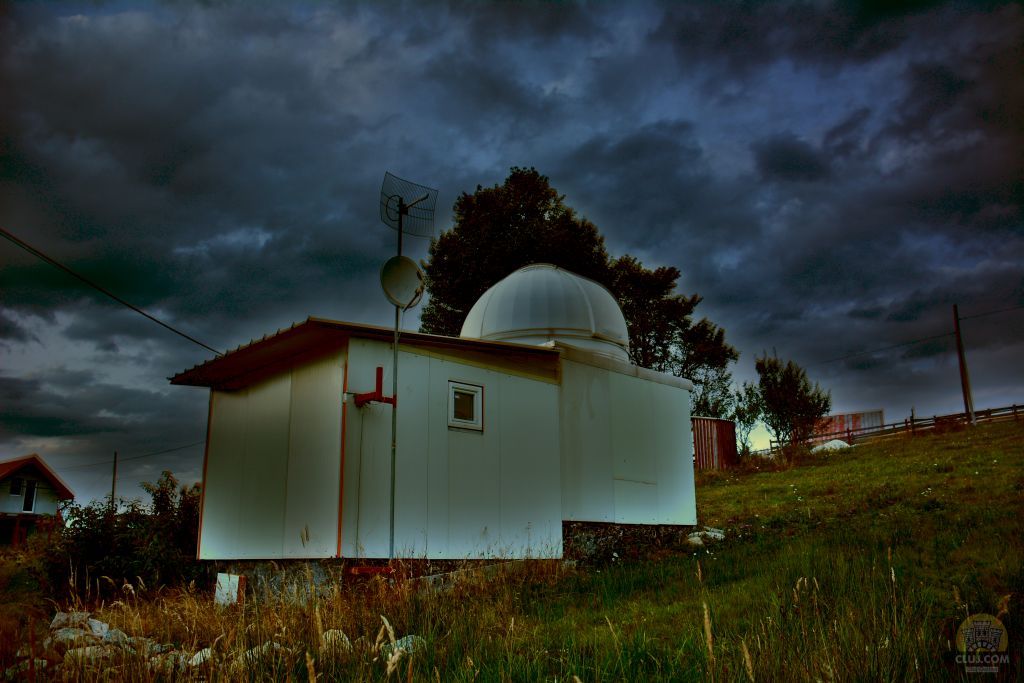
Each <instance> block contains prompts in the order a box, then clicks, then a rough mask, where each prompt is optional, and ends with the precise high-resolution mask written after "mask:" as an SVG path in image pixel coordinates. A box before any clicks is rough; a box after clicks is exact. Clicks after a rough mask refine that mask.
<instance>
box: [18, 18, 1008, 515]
mask: <svg viewBox="0 0 1024 683" xmlns="http://www.w3.org/2000/svg"><path fill="white" fill-rule="evenodd" d="M894 7H895V5H894V4H893V3H887V2H869V3H857V2H844V3H840V4H831V3H827V2H798V3H791V2H779V3H733V2H706V3H705V2H685V3H684V2H672V3H666V4H643V3H593V4H586V5H577V4H566V3H560V4H557V5H552V4H526V5H524V4H514V3H500V4H499V3H486V2H463V3H455V4H442V3H440V2H430V3H412V2H410V3H397V2H387V3H379V4H358V3H343V4H328V3H309V4H293V3H289V4H285V3H272V2H267V3H257V4H255V5H253V4H251V3H241V2H239V3H231V2H224V3H221V2H207V3H190V2H184V1H176V2H166V3H132V2H117V3H102V2H89V3H81V4H75V3H59V4H58V3H52V4H37V3H26V4H16V3H5V4H4V5H3V6H2V7H0V92H2V93H3V102H4V104H3V106H2V107H0V227H3V228H5V229H6V230H9V231H10V232H12V233H14V234H15V235H17V236H19V237H20V238H21V239H23V240H25V241H27V242H29V243H31V244H32V245H34V246H35V247H37V248H39V249H40V250H42V251H44V252H45V253H47V254H49V255H50V256H51V257H53V258H56V259H57V260H59V261H61V262H63V263H64V264H66V265H67V266H69V267H70V268H73V269H74V270H76V271H78V272H80V273H82V274H83V275H85V276H86V277H89V278H91V279H93V280H95V281H96V282H98V283H100V284H101V285H103V286H104V287H106V288H108V289H110V290H111V291H113V292H115V293H117V294H118V295H120V296H121V297H123V298H125V299H127V300H129V301H130V302H131V303H133V304H135V305H137V306H140V307H142V308H144V309H146V310H147V311H149V312H150V313H152V314H154V315H156V316H158V317H160V318H161V319H163V320H166V321H167V322H169V323H170V324H172V325H173V326H175V327H178V328H180V329H181V330H183V331H185V332H187V333H188V334H190V335H192V336H194V337H196V338H197V339H200V340H202V341H203V342H204V343H206V344H208V345H210V346H213V347H214V348H217V349H227V348H233V347H235V346H237V345H239V344H242V343H245V342H248V341H249V340H250V339H252V338H257V337H261V336H263V335H264V334H267V333H270V332H273V331H275V330H277V329H279V328H282V327H286V326H288V325H290V324H292V323H293V322H296V321H300V320H303V319H305V318H306V317H307V316H309V315H315V316H322V317H328V318H336V319H341V320H348V321H355V322H366V323H377V324H389V322H390V320H391V316H392V315H393V309H392V308H391V306H390V305H389V304H387V302H386V300H385V299H384V297H383V295H382V294H381V292H380V288H379V284H378V272H379V268H380V265H381V264H382V262H383V261H384V260H385V259H386V258H388V257H389V256H390V255H392V254H393V253H394V248H395V244H394V238H395V235H394V233H393V232H392V231H391V230H390V229H389V228H387V227H386V226H384V225H383V224H381V223H380V221H379V216H378V199H379V196H378V195H379V189H380V183H381V180H382V178H383V175H384V173H385V172H386V171H390V172H392V173H394V174H396V175H398V176H401V177H404V178H408V179H410V180H413V181H416V182H419V183H422V184H426V185H430V186H432V187H436V188H438V190H439V195H438V204H437V206H438V214H437V230H438V231H441V230H446V229H448V228H450V227H451V221H452V214H451V206H452V204H453V203H454V201H455V199H456V198H457V197H458V196H459V194H460V193H462V192H472V191H473V190H474V189H475V188H476V187H477V186H478V185H483V186H489V185H493V184H495V183H500V182H502V181H503V180H504V178H505V177H506V176H507V174H508V171H509V168H510V167H512V166H524V167H530V166H532V167H535V168H537V169H538V170H539V171H540V172H541V173H543V174H545V175H547V176H548V177H549V178H550V179H551V183H552V185H553V186H554V187H555V188H557V189H558V190H559V192H561V193H563V194H564V195H565V201H566V203H567V204H569V205H570V206H572V207H573V208H575V209H576V210H577V211H578V212H579V213H580V214H582V215H583V216H585V217H586V218H588V219H590V220H591V221H592V222H594V223H595V224H596V225H597V226H598V228H599V229H600V230H601V232H602V233H603V235H604V236H605V239H606V244H607V247H608V250H609V252H610V253H611V254H612V255H613V256H619V255H622V254H627V253H628V254H632V255H634V256H636V257H638V258H640V259H641V260H642V261H643V263H644V264H645V265H647V266H648V267H654V266H661V265H671V266H676V267H677V268H679V270H680V271H681V273H682V277H681V278H680V283H679V291H680V292H681V293H685V294H691V293H695V292H696V293H699V294H700V295H701V296H702V297H703V302H702V303H701V304H700V305H699V306H698V308H697V315H698V316H707V317H708V318H710V319H711V320H712V321H714V322H715V323H717V324H719V325H721V326H723V327H724V328H725V330H726V339H727V340H728V341H729V342H731V343H732V344H733V345H734V346H736V348H737V349H738V350H739V352H740V359H739V361H738V363H737V364H736V366H735V369H734V376H735V378H736V380H737V382H742V381H750V380H754V379H755V378H756V375H755V373H754V370H753V366H754V357H755V356H756V355H760V354H762V353H766V352H767V353H775V354H777V355H778V356H779V357H781V358H784V359H791V360H794V361H796V362H797V363H799V364H800V365H802V366H803V367H805V368H806V369H807V371H808V374H809V375H810V377H811V379H812V380H814V381H817V382H819V383H820V384H821V386H822V387H824V388H826V389H828V390H829V391H830V392H831V395H832V402H833V409H834V411H838V412H845V411H859V410H870V409H879V408H881V409H883V410H884V411H885V418H886V420H887V421H896V420H902V419H903V418H904V417H907V416H908V415H909V413H910V410H911V407H914V409H915V410H916V412H917V414H918V415H932V414H943V413H951V412H957V411H960V410H962V409H963V402H962V397H961V392H960V384H959V375H958V371H957V363H956V355H955V347H954V344H953V339H952V337H951V336H950V335H949V333H950V332H951V331H952V325H953V318H952V311H951V309H952V305H953V304H954V303H955V304H959V308H960V315H961V317H964V318H969V319H965V320H964V321H963V323H962V325H963V334H964V340H965V344H966V348H967V358H968V363H969V368H970V374H971V380H972V384H973V390H974V403H975V406H976V407H978V408H985V407H999V406H1004V405H1009V404H1011V403H1024V310H1022V306H1024V267H1022V264H1024V211H1022V209H1024V125H1022V123H1021V122H1022V121H1024V78H1022V77H1021V74H1022V73H1024V11H1022V8H1021V5H1019V4H1012V3H1007V4H1002V3H997V2H991V3H966V2H962V3H937V4H933V3H927V2H916V3H911V4H910V5H909V6H907V7H906V8H904V9H894ZM405 247H406V252H407V253H409V254H410V255H412V256H414V257H424V256H425V255H426V249H427V242H426V241H424V240H415V239H407V240H406V243H405ZM994 311H1001V312H997V313H992V314H991V315H986V314H988V313H990V312H994ZM416 315H417V314H416V313H415V312H410V314H409V316H408V317H407V319H406V327H408V328H415V327H416V326H417V324H418V322H417V320H416ZM972 316H976V317H972ZM936 335H945V336H941V337H938V338H933V339H930V340H928V341H924V342H920V343H916V344H911V345H905V346H900V347H898V348H890V349H888V350H883V351H876V350H878V349H885V348H886V347H892V346H894V345H898V344H903V343H904V342H908V341H913V340H918V339H923V338H931V337H936ZM851 354H858V355H852V357H850V356H851ZM210 355H211V354H210V353H209V352H208V351H206V350H205V349H203V348H201V347H199V346H196V345H193V344H191V343H190V342H188V341H186V340H184V339H182V338H180V337H178V336H175V335H173V334H171V333H170V332H168V331H167V330H165V329H163V328H161V327H159V326H157V325H155V324H153V323H152V322H150V321H148V320H146V319H144V318H142V317H141V316H139V315H137V314H136V313H133V312H132V311H130V310H128V309H126V308H124V307H122V306H119V305H117V304H116V303H114V302H112V301H110V300H109V299H106V298H105V297H103V296H102V295H100V294H98V293H96V292H95V291H93V290H91V289H89V288H87V287H85V286H84V285H82V284H81V283H79V282H77V281H76V280H74V279H72V278H71V277H69V276H67V275H66V274H63V273H61V272H60V271H59V270H57V269H55V268H54V267H52V266H51V265H48V264H46V263H44V262H42V261H40V260H39V259H37V258H35V257H33V256H31V255H30V254H27V253H25V252H24V251H22V250H20V249H19V248H18V247H16V246H14V245H13V244H11V243H10V242H7V241H5V240H0V459H4V458H6V457H15V456H18V455H22V454H24V453H28V452H38V453H40V454H41V455H43V456H44V457H45V458H46V459H47V460H48V461H49V462H50V463H51V464H52V465H54V466H55V469H56V470H57V471H58V473H60V474H61V475H62V476H63V477H64V478H65V479H66V481H67V482H68V483H69V484H70V485H71V487H72V488H73V489H75V491H76V493H77V494H78V498H79V500H82V501H86V500H88V499H90V498H92V497H94V496H102V495H105V494H106V493H108V492H109V488H110V483H111V482H110V480H111V464H110V461H111V460H112V457H113V453H114V451H115V450H116V451H117V452H118V455H119V458H120V459H121V463H120V466H119V472H118V478H119V484H118V493H119V494H120V495H125V496H135V495H140V494H141V491H140V490H139V489H138V487H137V482H140V481H154V480H156V478H157V477H159V475H160V472H161V471H162V470H164V469H169V470H171V471H173V472H174V473H175V475H176V476H177V477H178V478H179V479H180V480H182V481H183V482H192V481H197V480H198V479H199V478H200V476H201V466H202V450H203V446H202V441H203V439H204V436H205V430H206V411H207V392H206V390H204V389H201V388H191V387H172V386H170V385H169V383H168V381H167V378H168V377H169V376H171V375H173V374H175V373H176V372H178V371H181V370H183V369H185V368H188V367H191V366H192V365H194V364H196V363H198V362H201V361H203V360H205V359H207V358H209V357H210ZM836 359H840V360H836ZM170 449H177V450H170ZM163 451H170V452H163Z"/></svg>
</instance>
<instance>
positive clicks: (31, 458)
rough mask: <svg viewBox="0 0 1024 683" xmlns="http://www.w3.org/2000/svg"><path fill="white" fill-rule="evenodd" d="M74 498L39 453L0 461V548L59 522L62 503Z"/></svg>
mask: <svg viewBox="0 0 1024 683" xmlns="http://www.w3.org/2000/svg"><path fill="white" fill-rule="evenodd" d="M74 497H75V494H74V492H72V491H71V488H70V487H68V485H67V484H66V483H64V480H62V479H61V478H60V477H59V476H58V475H57V473H56V472H54V471H53V469H52V468H51V467H50V466H49V465H47V464H46V461H45V460H43V459H42V458H41V457H39V455H37V454H36V453H30V454H29V455H26V456H23V457H21V458H15V459H13V460H4V461H0V545H14V546H17V545H20V544H22V543H24V541H25V539H26V538H27V537H28V534H29V533H30V532H32V531H33V530H34V529H36V528H37V527H39V526H42V525H44V524H46V523H49V522H52V520H53V518H54V517H56V518H58V519H59V518H60V512H59V510H58V504H59V503H60V501H62V500H72V499H73V498H74ZM44 520H45V521H44Z"/></svg>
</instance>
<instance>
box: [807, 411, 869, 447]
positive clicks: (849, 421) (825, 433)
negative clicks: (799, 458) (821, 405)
mask: <svg viewBox="0 0 1024 683" xmlns="http://www.w3.org/2000/svg"><path fill="white" fill-rule="evenodd" d="M884 424H885V416H884V414H883V413H882V411H881V410H864V411H861V412H859V413H840V414H838V415H828V416H826V417H823V418H821V420H820V421H819V422H818V424H817V425H816V427H815V429H814V433H815V435H816V436H820V437H822V438H820V439H816V440H821V441H827V440H828V439H835V438H842V436H841V435H840V434H839V432H845V431H857V430H858V429H870V428H872V427H881V426H882V425H884Z"/></svg>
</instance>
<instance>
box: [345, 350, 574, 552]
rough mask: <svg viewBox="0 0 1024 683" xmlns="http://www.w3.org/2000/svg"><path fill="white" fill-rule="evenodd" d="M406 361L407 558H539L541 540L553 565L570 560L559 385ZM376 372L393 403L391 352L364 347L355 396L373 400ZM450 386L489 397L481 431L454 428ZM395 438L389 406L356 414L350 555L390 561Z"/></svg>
mask: <svg viewBox="0 0 1024 683" xmlns="http://www.w3.org/2000/svg"><path fill="white" fill-rule="evenodd" d="M399 363H400V369H399V381H400V387H399V409H398V421H399V431H398V439H399V441H398V460H397V470H396V492H397V495H396V521H395V528H396V533H395V547H396V552H398V553H400V554H401V555H403V556H406V557H409V556H413V557H424V556H425V557H430V558H435V559H442V558H464V557H484V556H501V557H523V556H526V555H535V556H536V555H539V554H540V552H539V551H538V550H536V549H535V548H534V547H532V545H533V543H534V540H535V539H537V540H536V545H537V546H538V547H543V548H547V552H548V556H559V555H560V554H561V503H560V496H559V489H560V484H559V480H560V471H559V468H560V465H559V459H558V427H557V425H558V412H557V389H558V388H557V386H555V385H553V384H549V383H546V382H541V381H535V380H529V379H523V378H518V377H511V376H509V375H506V374H504V373H501V372H499V371H493V370H489V369H487V368H481V367H477V366H475V365H470V364H462V363H458V362H453V361H450V360H445V359H441V358H436V357H430V356H426V355H423V354H417V353H407V352H404V351H403V352H402V353H401V354H400V356H399ZM377 366H381V367H383V368H384V369H385V372H384V389H385V394H390V386H391V380H390V367H391V349H390V345H389V344H386V343H381V342H376V341H371V340H357V339H353V340H352V341H351V342H350V346H349V391H350V392H365V391H370V390H372V389H373V387H374V380H375V372H376V368H377ZM449 380H454V381H460V382H467V383H469V384H477V385H481V386H483V387H484V430H483V432H482V433H480V432H474V431H470V430H459V429H454V428H449V427H448V426H447V422H448V381H449ZM508 396H512V397H513V399H512V403H509V400H508ZM513 403H514V405H515V407H514V408H511V412H510V413H509V414H508V415H506V414H505V411H506V410H510V407H511V406H512V404H513ZM390 430H391V408H390V406H387V405H381V404H371V405H368V406H366V407H364V408H361V409H356V408H355V407H354V405H353V404H352V403H350V404H349V413H348V434H349V437H348V439H347V442H346V465H345V477H346V480H345V510H346V512H345V514H344V515H343V518H342V519H343V555H346V556H357V557H386V556H387V551H388V515H389V506H390ZM509 430H514V431H515V432H524V433H525V435H518V436H517V435H513V434H511V433H510V432H509ZM506 437H507V438H508V448H507V450H506V449H505V448H504V445H503V444H504V441H503V440H504V439H505V438H506ZM357 482H358V483H357ZM538 482H542V483H541V484H538ZM353 497H354V498H355V499H356V500H354V501H353V500H352V498H353ZM350 511H355V519H353V518H352V513H351V512H350Z"/></svg>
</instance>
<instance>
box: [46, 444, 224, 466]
mask: <svg viewBox="0 0 1024 683" xmlns="http://www.w3.org/2000/svg"><path fill="white" fill-rule="evenodd" d="M201 443H206V439H201V440H199V441H195V442H193V443H187V444H185V445H184V446H175V447H174V448H167V449H164V450H162V451H153V452H152V453H143V454H142V455H133V456H131V457H128V458H118V459H117V460H118V462H126V461H129V460H139V459H141V458H151V457H153V456H154V455H165V454H167V453H174V452H175V451H183V450H185V449H186V448H192V447H194V446H198V445H199V444H201ZM112 462H114V461H113V460H104V461H102V462H91V463H89V464H87V465H70V466H68V467H62V468H60V469H61V470H78V469H84V468H86V467H98V466H99V465H109V464H111V463H112Z"/></svg>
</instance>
